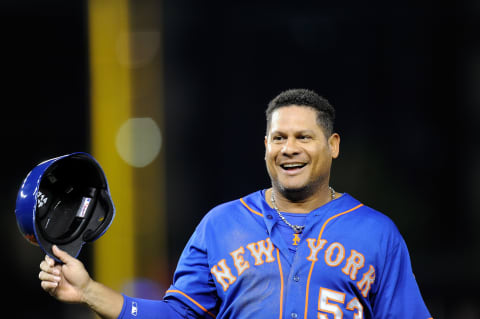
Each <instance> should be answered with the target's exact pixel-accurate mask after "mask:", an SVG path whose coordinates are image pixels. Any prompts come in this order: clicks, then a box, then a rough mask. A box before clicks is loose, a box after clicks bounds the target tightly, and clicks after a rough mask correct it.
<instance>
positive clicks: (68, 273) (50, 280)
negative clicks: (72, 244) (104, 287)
mask: <svg viewBox="0 0 480 319" xmlns="http://www.w3.org/2000/svg"><path fill="white" fill-rule="evenodd" d="M52 250H53V253H54V254H55V256H56V257H57V258H58V259H60V260H61V261H62V262H63V265H61V264H58V263H55V261H54V260H53V259H52V258H50V257H49V256H48V255H46V256H45V259H44V260H43V261H42V262H41V263H40V269H41V271H40V273H39V275H38V277H39V278H40V280H41V286H42V288H43V290H45V291H46V292H48V293H49V294H50V295H52V296H53V297H55V298H57V299H58V300H60V301H65V302H72V303H79V302H84V301H85V299H84V295H85V291H86V289H87V287H88V285H89V284H90V283H91V282H92V279H91V278H90V276H89V275H88V272H87V271H86V270H85V267H84V266H83V264H82V262H80V261H79V260H78V259H76V258H73V257H72V256H70V255H69V254H68V253H67V252H65V251H63V250H60V249H59V248H58V247H57V246H53V247H52Z"/></svg>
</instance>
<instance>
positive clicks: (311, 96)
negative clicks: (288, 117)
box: [265, 89, 335, 137]
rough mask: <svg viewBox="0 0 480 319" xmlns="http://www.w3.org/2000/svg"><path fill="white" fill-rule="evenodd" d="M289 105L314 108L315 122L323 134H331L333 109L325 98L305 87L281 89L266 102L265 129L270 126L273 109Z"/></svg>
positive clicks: (333, 116)
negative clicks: (315, 113) (281, 90)
mask: <svg viewBox="0 0 480 319" xmlns="http://www.w3.org/2000/svg"><path fill="white" fill-rule="evenodd" d="M291 105H297V106H305V107H311V108H312V109H314V110H315V111H316V112H317V123H318V125H320V127H322V128H323V130H324V133H325V136H327V137H329V136H330V135H332V133H333V125H334V122H335V109H334V108H333V106H332V105H330V103H329V102H328V100H327V99H325V98H323V97H321V96H320V95H318V94H317V93H315V92H314V91H312V90H307V89H290V90H286V91H283V92H281V93H280V94H278V95H277V96H276V97H275V98H274V99H273V100H271V101H270V103H268V107H267V110H266V111H265V114H266V116H267V130H268V128H269V127H270V121H271V119H272V113H273V111H275V110H277V109H279V108H281V107H285V106H291Z"/></svg>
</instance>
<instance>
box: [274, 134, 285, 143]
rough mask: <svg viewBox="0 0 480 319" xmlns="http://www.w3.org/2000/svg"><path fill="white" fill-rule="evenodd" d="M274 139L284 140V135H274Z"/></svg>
mask: <svg viewBox="0 0 480 319" xmlns="http://www.w3.org/2000/svg"><path fill="white" fill-rule="evenodd" d="M273 140H274V141H276V142H278V141H282V140H283V136H279V135H276V136H274V137H273Z"/></svg>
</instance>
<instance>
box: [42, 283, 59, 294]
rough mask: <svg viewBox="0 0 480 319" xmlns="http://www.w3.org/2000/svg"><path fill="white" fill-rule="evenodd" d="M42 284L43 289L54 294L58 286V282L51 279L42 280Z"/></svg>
mask: <svg viewBox="0 0 480 319" xmlns="http://www.w3.org/2000/svg"><path fill="white" fill-rule="evenodd" d="M40 286H41V287H42V289H43V290H45V291H46V292H48V293H50V294H52V293H53V292H54V291H55V289H56V288H57V287H58V283H56V282H51V281H42V282H41V283H40Z"/></svg>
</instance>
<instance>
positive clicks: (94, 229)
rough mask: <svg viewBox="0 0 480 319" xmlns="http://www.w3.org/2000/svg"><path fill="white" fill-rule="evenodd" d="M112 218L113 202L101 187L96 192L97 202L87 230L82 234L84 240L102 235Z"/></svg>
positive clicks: (91, 239) (90, 239)
mask: <svg viewBox="0 0 480 319" xmlns="http://www.w3.org/2000/svg"><path fill="white" fill-rule="evenodd" d="M112 220H113V203H112V201H111V199H110V195H109V194H108V193H107V192H106V191H105V190H104V189H101V190H100V191H99V193H98V199H97V203H96V205H95V210H94V211H93V214H92V217H91V219H90V224H89V225H88V230H87V231H85V233H84V234H83V240H84V241H85V242H91V241H94V240H95V239H97V238H98V237H100V236H101V235H103V233H104V232H105V231H106V230H107V228H108V226H110V224H111V222H112Z"/></svg>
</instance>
